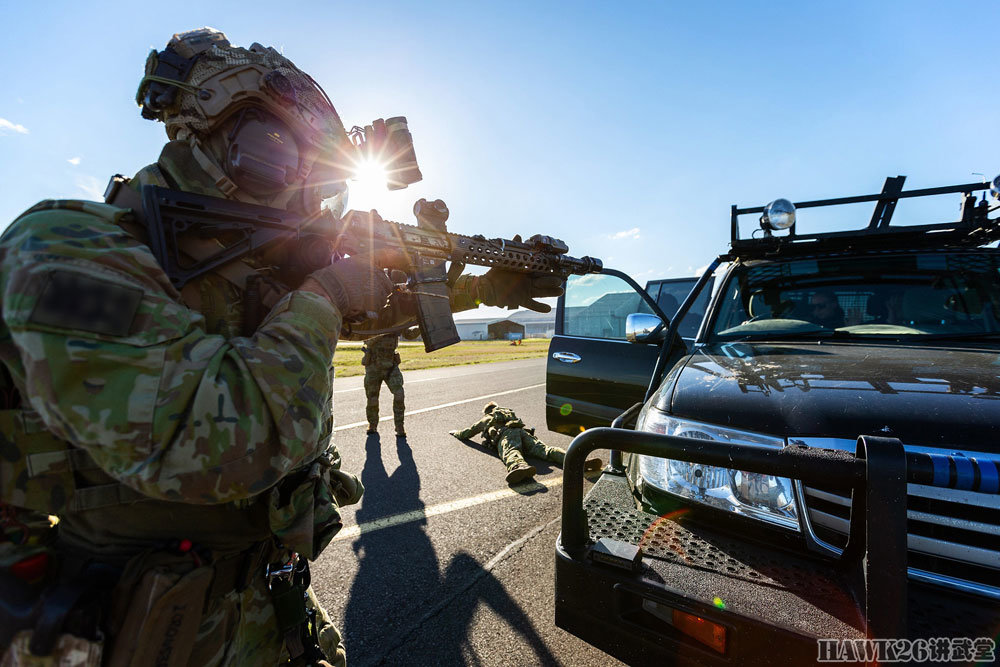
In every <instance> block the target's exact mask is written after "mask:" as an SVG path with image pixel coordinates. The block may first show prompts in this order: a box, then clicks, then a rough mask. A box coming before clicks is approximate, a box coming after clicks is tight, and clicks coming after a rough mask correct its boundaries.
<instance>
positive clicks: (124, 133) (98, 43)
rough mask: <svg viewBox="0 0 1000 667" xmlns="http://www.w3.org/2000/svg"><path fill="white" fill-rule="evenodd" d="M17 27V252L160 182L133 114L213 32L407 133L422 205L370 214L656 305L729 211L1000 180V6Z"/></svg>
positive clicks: (63, 21) (357, 203) (149, 20)
mask: <svg viewBox="0 0 1000 667" xmlns="http://www.w3.org/2000/svg"><path fill="white" fill-rule="evenodd" d="M2 11H3V14H4V24H5V27H6V30H5V31H4V33H5V36H4V46H3V49H4V51H5V54H6V56H7V62H6V65H5V66H4V67H3V68H2V69H0V158H2V159H0V227H2V226H5V225H6V224H7V222H8V221H9V220H11V219H12V218H14V217H15V216H16V215H17V214H18V213H20V212H21V211H22V210H24V209H25V208H27V207H28V206H30V205H31V204H33V203H34V202H36V201H38V200H40V199H44V198H50V197H76V198H94V197H98V196H99V195H100V193H101V192H103V189H104V184H105V183H106V181H107V178H108V177H109V176H110V175H111V174H113V173H115V172H121V173H124V174H126V175H131V174H132V173H134V172H135V171H136V170H138V169H139V168H140V167H142V166H143V165H145V164H147V163H149V162H152V161H153V160H155V158H156V156H157V155H158V153H159V149H160V147H161V145H162V143H163V141H164V139H165V134H164V132H163V128H162V127H159V126H158V125H157V124H155V123H153V122H151V121H146V120H143V119H141V118H140V116H139V112H138V109H137V107H136V106H135V104H134V102H133V98H134V94H135V88H136V85H137V83H138V81H139V78H140V76H141V75H142V68H143V63H144V61H145V57H146V53H147V52H148V51H149V49H150V48H157V49H161V48H163V46H164V45H165V44H166V42H167V40H168V39H169V38H170V35H171V34H172V33H174V32H178V31H182V30H188V29H191V28H195V27H200V26H203V25H210V26H213V27H215V28H218V29H220V30H223V31H225V32H226V33H227V35H228V36H229V38H230V40H231V41H232V42H233V43H234V44H238V45H241V46H249V44H250V43H252V42H254V41H259V42H261V43H264V44H268V45H272V46H275V47H277V48H280V49H283V50H284V53H285V55H287V56H288V57H289V58H291V59H292V60H293V61H295V62H296V64H297V65H299V66H300V67H301V68H303V69H305V70H306V71H308V72H310V73H311V74H312V75H313V76H314V77H315V78H316V79H317V80H318V81H319V82H320V83H321V84H322V85H323V86H324V88H326V90H327V92H328V93H329V94H330V97H331V98H332V99H333V101H334V104H335V105H336V106H337V108H338V110H339V112H340V115H341V116H342V117H343V118H344V121H345V123H346V124H347V125H353V124H364V123H366V122H370V121H371V119H373V118H377V117H388V116H394V115H405V116H407V117H408V118H409V122H410V129H411V131H412V132H413V135H414V141H415V145H416V150H417V156H418V159H419V161H420V165H421V169H422V171H423V174H424V180H423V181H422V182H421V183H419V184H417V185H415V186H411V187H410V188H409V189H407V190H403V191H400V192H395V193H387V194H383V195H380V196H379V197H375V198H372V197H368V198H364V199H366V200H362V199H363V198H357V197H356V198H354V199H352V201H351V204H352V206H354V207H357V208H369V207H372V206H374V207H377V208H379V209H380V211H383V214H384V215H385V216H386V217H389V218H393V219H397V220H401V221H406V222H411V221H412V220H411V217H410V213H409V211H410V207H411V206H412V203H413V201H414V200H415V199H417V198H419V197H428V198H437V197H441V198H443V199H444V200H445V201H447V202H448V204H449V206H450V208H451V211H452V216H451V220H450V222H449V225H450V227H451V229H452V230H453V231H458V232H463V233H484V234H487V235H503V236H511V235H513V234H516V233H520V234H522V235H530V234H533V233H544V234H550V235H553V236H557V237H560V238H563V239H564V240H566V241H567V242H568V243H569V245H570V249H571V253H572V254H574V255H582V254H590V255H595V256H598V257H602V258H604V259H605V262H606V264H607V265H609V266H614V267H616V268H621V269H623V270H625V271H627V272H629V273H632V274H633V275H634V276H636V277H637V279H639V281H640V282H644V281H645V280H646V279H649V278H654V277H674V276H682V275H691V274H692V273H693V272H694V271H695V270H696V269H697V268H698V267H701V266H704V265H705V264H707V263H708V262H709V261H710V260H711V258H712V257H713V256H714V255H715V254H717V253H719V252H721V251H723V250H724V249H725V247H726V244H727V243H728V238H729V237H728V233H729V227H728V225H729V206H730V205H731V204H734V203H738V204H740V205H760V204H763V203H766V202H767V201H769V200H771V199H774V198H776V197H788V198H790V199H793V200H795V199H814V198H820V197H827V196H838V195H846V194H859V193H862V192H874V191H877V190H878V189H879V188H880V187H881V184H882V181H883V180H884V178H885V177H886V176H889V175H896V174H906V175H907V176H908V177H909V179H908V181H907V186H912V187H922V186H932V185H943V184H950V183H958V182H968V181H973V180H977V178H978V177H975V176H971V173H972V172H982V173H985V174H988V175H989V177H991V178H992V176H993V175H995V174H996V173H997V172H1000V154H998V152H997V140H996V132H997V126H998V124H1000V115H998V113H997V109H1000V87H998V86H997V85H996V81H995V77H996V67H997V59H996V45H995V41H996V40H995V39H994V38H993V36H995V34H996V31H997V30H998V28H1000V5H998V4H997V3H996V2H978V3H977V2H961V3H957V2H951V3H949V2H906V3H902V2H841V3H834V2H824V3H812V2H809V3H806V2H794V3H793V2H769V3H749V2H747V3H737V2H713V3H694V2H687V3H670V2H661V3H652V2H651V3H637V2H616V3H589V2H575V3H569V2H567V3H542V2H503V3H490V4H486V3H473V2H455V3H436V2H423V3H414V2H405V3H403V2H399V3H396V2H380V3H362V4H347V3H342V2H330V1H327V2H300V3H285V4H280V3H273V2H270V3H262V2H252V1H248V2H239V3H219V2H213V3H206V2H198V3H195V2H172V3H170V5H169V10H167V8H166V6H164V7H162V8H160V7H159V6H156V7H153V6H150V7H149V8H148V9H143V10H136V8H135V7H131V8H129V9H128V10H127V11H126V10H123V8H122V5H121V4H120V3H105V4H99V3H69V2H49V3H43V4H39V3H17V4H11V3H8V4H7V5H6V6H5V8H4V9H3V10H2ZM991 137H992V138H991ZM955 205H956V204H955V203H954V202H951V201H949V202H948V203H947V206H948V209H947V210H949V211H950V210H957V209H952V208H951V207H952V206H955ZM900 213H902V208H901V209H900ZM868 214H869V213H868V209H865V210H862V211H860V212H858V213H857V215H859V216H860V218H861V222H862V224H863V223H864V222H865V221H867V217H868ZM799 228H800V230H802V231H805V230H807V229H808V221H805V220H803V219H802V218H801V217H800V224H799Z"/></svg>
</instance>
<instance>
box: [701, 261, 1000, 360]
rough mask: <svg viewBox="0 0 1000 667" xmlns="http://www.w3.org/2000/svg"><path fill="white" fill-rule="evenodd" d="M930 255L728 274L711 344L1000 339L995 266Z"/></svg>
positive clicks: (762, 266)
mask: <svg viewBox="0 0 1000 667" xmlns="http://www.w3.org/2000/svg"><path fill="white" fill-rule="evenodd" d="M998 259H1000V257H998V254H997V253H991V252H935V253H914V254H908V255H889V254H886V255H866V256H853V257H847V256H842V257H828V258H812V259H796V260H787V261H763V262H751V263H748V264H744V265H739V266H737V267H735V268H734V269H733V272H732V273H731V274H730V279H729V281H728V283H727V285H726V287H725V290H724V293H723V294H721V295H720V298H721V301H720V307H719V310H718V312H719V315H718V317H716V319H715V321H714V323H713V325H712V333H711V337H712V338H713V339H715V340H733V339H748V338H749V339H754V338H760V339H764V338H775V337H779V338H785V337H790V338H794V337H798V336H804V337H815V336H816V335H830V336H836V337H841V336H845V337H850V336H889V337H908V336H913V337H935V338H952V337H954V338H965V337H977V336H983V335H990V334H1000V271H998V268H1000V262H998Z"/></svg>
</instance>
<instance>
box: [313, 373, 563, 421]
mask: <svg viewBox="0 0 1000 667" xmlns="http://www.w3.org/2000/svg"><path fill="white" fill-rule="evenodd" d="M544 386H545V383H544V382H541V383H539V384H533V385H531V386H528V387H519V388H518V389H508V390H507V391H498V392H496V393H495V394H484V395H482V396H475V397H473V398H465V399H462V400H461V401H452V402H451V403H442V404H441V405H433V406H431V407H429V408H420V409H419V410H410V411H408V412H404V413H403V416H404V417H409V416H410V415H419V414H420V413H422V412H431V411H433V410H442V409H444V408H450V407H453V406H455V405H462V404H463V403H474V402H475V401H481V400H483V399H484V398H493V397H494V396H505V395H506V394H513V393H515V392H518V391H527V390H528V389H538V388H539V387H544ZM390 419H392V415H386V416H385V417H380V418H379V421H380V422H384V421H388V420H390ZM358 426H368V422H367V421H363V422H354V423H353V424H344V425H343V426H337V427H335V428H334V429H333V430H334V431H346V430H347V429H349V428H357V427H358Z"/></svg>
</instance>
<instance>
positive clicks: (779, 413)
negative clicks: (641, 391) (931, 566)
mask: <svg viewBox="0 0 1000 667" xmlns="http://www.w3.org/2000/svg"><path fill="white" fill-rule="evenodd" d="M681 364H683V367H682V368H681V369H680V370H679V372H675V373H672V374H671V381H672V386H667V387H665V391H664V392H663V393H662V394H661V397H662V398H661V399H660V406H659V407H661V409H664V408H666V409H667V411H668V412H670V413H672V414H674V415H675V416H678V417H686V418H689V419H696V420H698V421H703V422H709V423H713V424H719V425H728V426H732V427H735V428H741V429H746V430H750V431H757V432H759V433H769V434H773V435H781V436H786V437H792V436H814V437H836V438H850V439H854V438H856V437H857V436H859V435H883V436H888V437H895V438H899V439H900V440H902V441H903V442H904V443H906V444H913V445H926V446H950V447H956V448H959V447H961V448H962V449H967V450H974V451H982V452H991V453H1000V351H998V350H997V349H988V348H961V347H920V348H917V347H914V346H907V345H885V344H878V345H871V344H863V345H862V344H854V343H840V342H837V343H828V342H823V343H806V344H803V343H799V342H795V343H728V344H719V345H712V346H706V347H703V348H701V349H699V350H697V351H696V352H694V353H693V354H691V355H690V356H688V357H687V358H686V359H685V360H682V362H681ZM665 401H669V408H667V406H666V405H665V404H664V402H665Z"/></svg>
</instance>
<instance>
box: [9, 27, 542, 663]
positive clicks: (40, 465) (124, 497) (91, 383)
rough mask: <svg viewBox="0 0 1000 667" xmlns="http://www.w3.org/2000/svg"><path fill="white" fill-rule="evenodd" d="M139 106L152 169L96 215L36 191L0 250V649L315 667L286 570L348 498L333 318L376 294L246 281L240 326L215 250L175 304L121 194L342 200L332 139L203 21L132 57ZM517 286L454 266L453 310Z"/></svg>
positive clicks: (251, 268)
mask: <svg viewBox="0 0 1000 667" xmlns="http://www.w3.org/2000/svg"><path fill="white" fill-rule="evenodd" d="M138 101H139V103H140V106H141V107H142V112H143V115H144V116H145V117H147V118H151V119H157V120H160V121H162V122H164V123H165V125H166V129H167V134H168V137H169V138H170V142H169V143H168V144H167V145H166V146H165V147H164V149H163V152H162V153H161V155H160V158H159V159H158V160H157V162H156V163H154V164H151V165H149V166H148V167H145V168H144V169H142V170H141V171H140V172H139V173H138V174H137V175H136V176H135V177H134V178H133V179H131V180H130V181H124V182H123V183H121V184H120V187H117V188H114V187H113V188H109V193H108V196H107V199H108V203H94V202H79V201H52V200H50V201H45V202H42V203H40V204H38V205H36V206H34V207H33V208H31V209H29V210H28V211H27V212H26V213H24V214H23V215H21V216H20V217H19V218H18V219H17V220H16V221H14V222H13V224H11V225H10V227H8V229H7V230H6V231H5V232H4V234H3V236H2V237H0V316H2V319H0V603H2V604H0V654H2V655H3V660H8V661H10V664H21V663H22V662H24V661H30V664H32V665H40V664H56V662H57V661H58V660H61V662H59V664H89V665H96V664H99V663H100V662H101V660H102V657H101V655H102V651H103V660H104V663H105V664H113V665H144V664H162V665H169V666H171V667H177V666H180V665H185V664H191V665H251V664H252V665H274V664H278V662H279V661H280V660H282V659H283V658H286V659H292V660H293V662H294V663H295V664H308V663H319V662H323V664H326V663H325V662H324V661H322V656H320V655H318V654H317V653H316V652H314V651H311V650H310V648H311V647H312V646H314V645H315V644H317V643H318V646H319V647H320V648H321V649H322V653H323V654H325V656H326V658H327V659H328V660H329V662H330V663H333V664H336V665H344V664H345V654H344V650H343V645H342V643H341V641H340V636H339V634H338V633H337V631H336V629H335V628H334V627H333V626H332V625H331V624H330V623H329V619H328V618H327V617H326V615H325V613H324V612H323V610H322V609H320V608H319V605H318V604H317V602H316V600H315V597H314V596H313V595H312V593H311V591H308V590H307V588H306V587H307V581H306V577H305V574H304V572H305V571H304V570H303V568H302V563H303V562H304V561H299V560H298V559H299V558H301V559H308V560H312V559H315V558H316V557H317V556H318V555H319V553H320V552H321V551H322V550H323V549H324V548H325V547H326V545H327V544H329V542H330V540H331V539H332V538H333V536H334V534H336V532H337V531H338V530H339V529H340V527H341V519H340V514H339V512H338V507H339V506H341V505H345V504H350V503H354V502H357V501H358V500H359V498H360V497H361V494H362V493H363V491H364V489H363V487H362V485H361V483H360V481H359V480H358V479H357V478H356V477H355V476H354V475H352V474H349V473H346V472H344V471H342V470H340V464H341V461H340V456H339V454H338V453H337V450H336V448H335V447H334V446H333V444H332V443H331V433H332V416H331V408H332V386H331V385H332V379H333V372H332V359H333V353H334V349H335V347H336V343H337V340H338V337H339V336H340V335H341V334H342V325H343V322H344V320H345V319H346V318H352V317H355V318H356V317H364V316H366V314H368V313H373V312H378V311H379V309H380V308H381V307H382V306H383V305H384V304H385V302H386V297H387V295H388V293H389V290H390V289H391V283H390V281H389V280H388V278H387V277H386V275H385V273H384V272H383V271H381V270H380V269H377V268H376V267H373V266H372V264H371V263H370V262H369V261H366V260H364V259H363V258H348V259H344V260H342V261H339V262H336V263H334V264H331V265H330V266H328V267H326V268H324V269H321V270H319V271H316V272H315V273H313V274H311V275H310V276H309V277H308V278H306V279H305V281H304V282H302V283H301V284H300V285H298V286H295V285H292V286H291V287H290V288H283V289H282V287H281V285H280V284H277V283H275V282H274V281H270V282H268V284H269V285H270V289H269V290H268V293H267V294H265V295H263V296H262V297H261V298H262V300H263V303H264V305H265V306H266V307H267V309H269V312H267V311H265V312H266V316H265V317H263V320H262V321H259V322H257V321H253V320H252V318H249V317H248V316H247V312H246V310H247V309H245V308H244V305H243V304H244V294H245V288H246V286H247V285H248V284H249V282H250V277H252V276H255V275H260V274H262V273H264V272H266V271H267V268H266V265H263V264H261V263H257V262H255V261H254V260H253V258H252V257H251V258H249V259H246V260H242V259H241V260H234V261H231V262H229V263H227V264H224V265H222V266H219V267H217V268H216V269H215V270H213V272H212V273H208V274H206V275H203V276H201V277H200V278H197V279H195V280H193V281H192V282H190V283H188V284H187V285H185V286H184V288H183V289H182V290H180V291H178V290H177V289H175V287H174V286H173V284H172V283H171V281H170V280H169V279H168V277H167V275H166V274H165V273H164V271H163V269H162V268H161V267H160V265H159V264H158V263H157V261H156V259H155V258H154V255H153V254H152V252H151V251H150V248H149V243H150V239H149V238H148V235H147V233H146V229H145V227H144V225H143V210H142V206H141V205H140V200H139V187H140V186H142V185H147V184H153V185H160V186H163V187H168V188H174V189H180V190H186V191H189V192H195V193H199V194H206V195H212V196H217V197H226V198H228V199H231V200H236V201H242V202H247V203H255V204H263V205H267V206H272V207H280V208H286V209H289V210H294V211H297V212H299V213H300V214H305V215H308V214H311V213H315V212H316V211H317V210H318V207H319V202H320V201H321V200H322V199H324V198H328V197H331V196H333V197H334V198H335V200H336V197H340V199H341V200H343V198H344V196H345V195H346V185H345V183H344V180H345V176H344V175H343V173H342V168H341V166H340V165H341V164H342V162H343V160H342V157H343V155H345V154H347V153H348V152H349V151H350V150H351V149H352V148H353V147H351V146H350V145H349V139H348V137H347V135H346V133H345V131H344V127H343V125H342V124H341V121H340V119H339V117H338V116H337V114H336V111H335V110H334V108H333V106H332V104H331V103H330V102H329V99H328V98H327V97H326V96H325V93H323V92H322V90H321V89H320V88H319V87H318V85H317V84H316V83H315V82H314V81H313V80H312V79H311V78H310V77H308V75H306V74H305V73H303V72H302V71H301V70H299V69H298V68H296V67H295V66H294V65H293V64H292V63H291V61H289V60H288V59H286V58H284V57H283V56H281V55H280V54H279V53H278V52H277V51H275V50H274V49H271V48H265V47H262V46H260V45H259V44H254V45H253V46H251V47H250V48H249V49H243V48H237V47H233V46H231V45H230V44H229V42H228V40H226V38H225V36H224V35H223V34H222V33H219V32H217V31H214V30H211V29H203V30H198V31H192V32H189V33H183V34H180V35H175V36H174V38H173V39H172V40H171V41H170V43H169V44H168V46H167V48H166V49H165V50H164V51H161V52H159V53H157V52H155V51H154V52H153V53H151V54H150V58H149V60H148V61H147V67H146V76H145V77H144V79H143V82H142V84H141V86H140V89H139V95H138ZM341 204H343V201H341ZM205 243H208V244H209V245H211V244H212V243H215V242H214V241H213V240H212V239H190V240H185V242H184V244H183V245H182V246H181V250H182V251H183V252H184V253H185V254H186V255H188V256H189V259H192V258H193V259H197V258H198V257H199V256H203V255H204V250H205V248H204V244H205ZM199 244H200V245H199ZM537 280H538V279H536V278H533V277H521V276H518V275H517V274H509V273H506V272H494V273H492V275H491V274H486V275H485V276H478V277H469V276H463V277H462V278H460V279H459V283H458V284H457V285H456V288H455V290H454V291H453V294H452V298H453V304H452V306H453V309H455V310H459V309H463V308H468V307H474V306H475V305H476V304H478V303H480V302H484V303H487V304H488V305H501V302H503V304H502V305H508V304H510V303H517V302H529V301H530V300H531V298H532V297H533V296H549V295H550V294H551V286H549V285H547V284H542V283H539V282H537ZM380 321H381V320H380ZM269 564H271V565H272V567H271V570H272V572H273V576H270V578H268V576H267V572H268V569H269V567H268V566H269ZM15 612H16V613H15ZM307 631H311V632H315V633H317V634H318V637H317V638H310V637H308V636H306V635H305V633H306V632H307ZM29 651H30V653H32V654H39V655H48V656H49V657H48V659H47V661H46V660H44V659H42V658H40V657H38V655H34V656H32V657H30V658H29V657H28V653H29ZM4 664H5V665H6V664H8V663H7V662H4Z"/></svg>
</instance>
